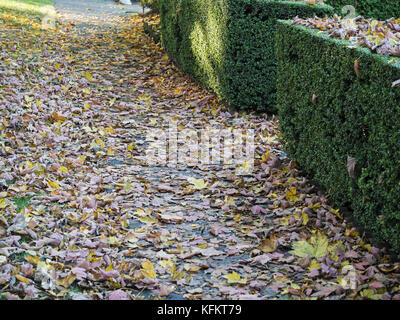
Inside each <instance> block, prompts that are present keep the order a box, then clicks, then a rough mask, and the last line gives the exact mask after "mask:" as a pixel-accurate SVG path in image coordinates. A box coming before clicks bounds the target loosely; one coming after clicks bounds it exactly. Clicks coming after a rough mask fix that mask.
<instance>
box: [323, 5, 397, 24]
mask: <svg viewBox="0 0 400 320" xmlns="http://www.w3.org/2000/svg"><path fill="white" fill-rule="evenodd" d="M325 2H326V3H327V4H329V5H331V6H332V7H334V8H335V9H336V11H337V13H338V14H339V15H343V14H344V15H348V14H351V12H349V11H347V12H343V13H342V8H343V7H344V6H347V5H351V6H353V7H354V8H355V11H356V14H360V15H363V16H364V17H366V18H375V19H378V20H386V19H389V18H393V17H395V18H399V17H400V1H398V0H325Z"/></svg>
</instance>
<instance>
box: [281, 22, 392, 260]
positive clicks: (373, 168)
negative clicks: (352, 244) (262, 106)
mask: <svg viewBox="0 0 400 320" xmlns="http://www.w3.org/2000/svg"><path fill="white" fill-rule="evenodd" d="M277 29H278V30H277V59H278V66H277V69H278V84H277V90H278V91H277V104H278V109H279V119H280V120H279V121H280V127H281V132H282V136H283V139H284V140H285V142H286V145H285V149H286V151H287V153H288V155H289V156H290V157H291V158H293V159H295V160H296V162H297V163H298V164H299V165H300V167H301V168H302V169H303V170H304V171H305V172H306V173H307V174H308V175H311V176H312V177H313V179H314V181H315V182H317V183H318V184H320V185H322V186H325V188H326V189H327V192H328V196H329V199H331V200H333V201H334V202H335V203H336V204H337V205H339V206H346V207H350V208H351V209H352V211H353V214H354V217H355V219H356V220H357V221H358V222H360V223H361V224H362V225H363V227H364V228H365V230H366V231H369V232H370V233H371V234H372V235H373V236H374V238H375V239H377V240H379V241H382V242H384V243H386V244H387V245H388V246H389V247H391V248H392V249H393V250H394V251H395V252H397V254H398V256H399V257H400V201H399V199H400V121H399V120H400V87H396V86H392V84H393V82H394V81H396V80H398V79H400V59H398V58H394V57H388V56H382V55H377V54H373V53H371V52H370V50H368V49H366V48H354V47H353V48H352V46H351V45H350V42H348V41H345V40H338V39H332V38H329V36H328V35H327V34H326V33H322V32H320V31H318V30H310V29H307V28H305V27H302V26H294V25H291V23H290V22H289V21H280V22H279V23H278V26H277ZM356 60H357V63H358V69H357V63H356V62H355V61H356ZM356 70H358V72H359V74H358V76H357V74H356Z"/></svg>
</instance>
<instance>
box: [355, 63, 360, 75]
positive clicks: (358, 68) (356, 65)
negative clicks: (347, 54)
mask: <svg viewBox="0 0 400 320" xmlns="http://www.w3.org/2000/svg"><path fill="white" fill-rule="evenodd" d="M354 71H355V73H356V75H357V77H359V76H360V65H359V63H358V60H355V61H354Z"/></svg>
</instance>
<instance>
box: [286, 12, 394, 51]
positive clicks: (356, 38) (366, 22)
mask: <svg viewBox="0 0 400 320" xmlns="http://www.w3.org/2000/svg"><path fill="white" fill-rule="evenodd" d="M292 23H293V24H295V25H302V26H305V27H307V28H310V29H318V30H321V31H326V32H327V33H328V34H329V36H330V37H332V38H338V39H342V40H348V41H349V42H351V43H352V44H353V45H356V46H361V47H366V48H368V49H369V50H370V51H371V52H376V53H378V54H382V55H389V56H395V57H400V19H390V20H387V21H378V20H374V19H365V18H363V17H359V18H358V19H343V18H341V17H339V16H337V15H334V16H333V18H329V17H324V18H318V17H313V18H308V19H300V18H297V17H296V18H295V19H293V22H292Z"/></svg>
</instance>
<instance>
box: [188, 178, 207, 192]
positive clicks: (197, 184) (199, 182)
mask: <svg viewBox="0 0 400 320" xmlns="http://www.w3.org/2000/svg"><path fill="white" fill-rule="evenodd" d="M187 181H188V182H190V183H191V184H193V186H194V188H195V189H196V190H201V189H205V188H207V186H208V182H204V180H203V179H196V178H193V177H190V178H188V179H187Z"/></svg>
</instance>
